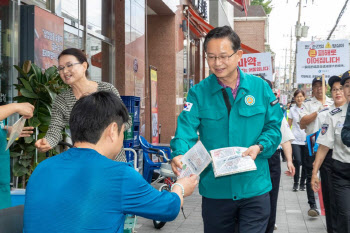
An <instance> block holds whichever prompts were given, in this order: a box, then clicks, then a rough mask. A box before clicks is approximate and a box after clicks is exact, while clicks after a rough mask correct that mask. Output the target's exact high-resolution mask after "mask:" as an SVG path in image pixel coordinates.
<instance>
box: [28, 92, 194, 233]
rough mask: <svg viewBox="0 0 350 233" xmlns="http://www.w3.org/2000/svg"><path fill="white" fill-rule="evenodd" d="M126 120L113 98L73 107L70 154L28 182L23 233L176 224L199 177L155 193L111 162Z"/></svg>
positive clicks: (89, 99)
mask: <svg viewBox="0 0 350 233" xmlns="http://www.w3.org/2000/svg"><path fill="white" fill-rule="evenodd" d="M128 117H129V115H128V111H127V109H126V107H125V106H124V104H123V103H122V102H121V100H120V99H119V98H118V97H117V96H116V95H115V94H114V93H111V92H105V91H100V92H94V93H92V94H90V95H87V96H84V97H81V98H80V99H79V100H78V101H77V102H76V104H75V105H74V107H73V109H72V112H71V115H70V120H69V126H70V130H71V134H72V141H73V142H74V148H72V149H69V150H68V151H66V152H64V153H62V154H59V155H56V156H54V157H51V158H49V159H47V160H45V161H43V162H41V163H40V164H39V165H38V166H37V167H36V168H35V170H34V172H33V174H32V175H31V177H30V179H29V181H28V185H27V191H26V201H25V206H24V232H25V233H48V232H50V233H53V232H59V233H70V232H72V233H88V232H94V233H95V232H103V233H109V232H110V233H122V232H123V229H124V220H125V215H126V214H134V215H139V216H142V217H145V218H150V219H154V220H158V221H163V222H164V221H171V220H173V219H175V218H176V216H177V215H178V213H179V211H180V206H182V203H183V197H186V196H189V195H191V194H192V192H193V190H194V188H195V187H196V185H197V183H198V181H197V176H196V175H193V176H191V177H184V178H181V179H179V180H177V181H176V183H175V184H173V186H172V190H171V192H159V191H158V190H156V189H155V188H153V187H152V186H151V185H150V184H148V183H147V182H146V180H144V179H143V177H142V176H141V175H140V174H139V173H137V172H136V171H135V170H134V169H133V168H132V167H130V166H129V165H128V164H126V163H123V162H116V161H114V159H115V157H116V155H118V154H119V152H120V150H121V148H122V146H123V138H124V124H125V123H126V122H127V121H128Z"/></svg>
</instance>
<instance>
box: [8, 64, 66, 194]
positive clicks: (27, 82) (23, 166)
mask: <svg viewBox="0 0 350 233" xmlns="http://www.w3.org/2000/svg"><path fill="white" fill-rule="evenodd" d="M14 67H15V68H16V69H17V71H18V73H19V77H18V78H17V79H18V84H15V87H16V89H17V90H18V91H19V93H20V95H19V96H16V97H15V98H14V100H15V101H17V102H18V103H23V102H29V103H31V104H32V105H34V106H35V110H34V114H33V117H32V118H31V119H29V120H27V121H26V126H33V127H35V131H36V132H35V133H34V134H33V135H32V136H30V137H25V138H19V139H18V140H17V141H16V142H15V143H14V144H13V145H12V146H11V148H10V155H11V157H12V158H13V161H14V164H13V168H12V173H13V175H14V176H15V177H22V188H25V184H26V180H27V178H28V177H29V176H30V174H31V173H32V171H33V170H34V168H35V166H36V165H37V163H38V162H39V161H40V160H43V159H44V158H46V156H45V154H41V159H39V161H35V160H34V158H35V155H36V153H37V151H36V148H35V146H34V144H35V139H36V140H37V139H41V138H43V137H44V136H45V134H46V132H47V130H48V127H49V124H50V120H51V108H52V103H53V100H54V99H55V97H56V95H57V94H59V93H61V92H62V91H64V90H66V89H67V88H68V86H67V85H66V84H64V83H63V81H62V80H61V78H60V76H59V74H58V71H57V67H55V66H52V67H50V68H48V69H46V70H44V71H42V70H41V68H40V67H38V66H37V65H35V64H33V63H31V61H25V62H24V64H23V66H22V68H21V67H19V66H14ZM55 154H57V152H56V151H55V150H54V149H53V150H51V151H49V155H48V156H52V155H55Z"/></svg>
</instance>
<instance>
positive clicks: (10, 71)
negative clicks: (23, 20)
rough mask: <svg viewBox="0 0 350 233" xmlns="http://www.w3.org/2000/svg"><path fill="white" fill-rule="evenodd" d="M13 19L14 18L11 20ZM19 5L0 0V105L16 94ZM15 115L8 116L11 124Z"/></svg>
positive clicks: (6, 102)
mask: <svg viewBox="0 0 350 233" xmlns="http://www.w3.org/2000/svg"><path fill="white" fill-rule="evenodd" d="M12 19H14V20H12ZM18 19H19V5H17V4H16V3H15V2H13V1H6V0H5V1H1V5H0V105H5V104H8V103H11V102H13V97H14V96H16V95H17V91H16V90H15V89H14V86H13V84H15V83H17V72H15V69H14V67H13V65H14V64H16V65H17V63H18V58H19V57H18V55H19V53H18V47H19V45H18V38H17V37H16V35H18V23H19V22H17V20H18ZM15 117H16V115H13V116H12V117H10V118H8V119H9V123H10V124H12V123H13V122H14V120H15Z"/></svg>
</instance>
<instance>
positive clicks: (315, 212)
mask: <svg viewBox="0 0 350 233" xmlns="http://www.w3.org/2000/svg"><path fill="white" fill-rule="evenodd" d="M307 215H309V216H310V217H317V216H319V215H320V213H319V212H318V210H317V208H316V206H311V208H310V209H309V211H308V212H307Z"/></svg>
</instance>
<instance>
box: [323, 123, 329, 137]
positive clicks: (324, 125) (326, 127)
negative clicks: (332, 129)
mask: <svg viewBox="0 0 350 233" xmlns="http://www.w3.org/2000/svg"><path fill="white" fill-rule="evenodd" d="M328 127H329V125H328V124H323V125H322V127H321V134H322V135H325V134H326V133H327V130H328Z"/></svg>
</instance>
